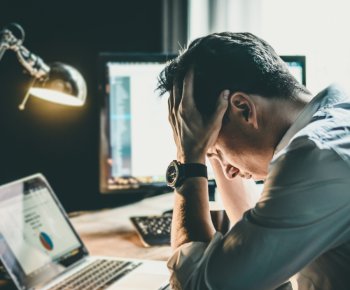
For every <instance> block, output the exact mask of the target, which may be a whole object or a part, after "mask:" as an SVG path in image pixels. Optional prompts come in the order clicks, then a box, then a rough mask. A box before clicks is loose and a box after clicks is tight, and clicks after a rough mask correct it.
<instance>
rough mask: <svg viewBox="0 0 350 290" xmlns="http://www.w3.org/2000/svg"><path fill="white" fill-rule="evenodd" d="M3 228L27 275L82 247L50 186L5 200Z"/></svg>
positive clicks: (0, 217)
mask: <svg viewBox="0 0 350 290" xmlns="http://www.w3.org/2000/svg"><path fill="white" fill-rule="evenodd" d="M0 231H1V234H2V238H3V239H5V240H6V242H7V244H8V246H9V247H10V249H11V251H12V253H13V254H14V256H15V257H16V259H17V260H18V262H19V263H20V265H21V267H22V269H23V271H24V272H25V274H30V273H33V272H34V271H37V270H39V269H40V268H41V267H43V266H45V265H46V264H48V263H51V262H52V261H55V260H56V259H59V258H60V257H61V256H62V255H64V254H65V253H68V252H69V251H72V250H74V249H76V248H78V247H79V246H80V243H79V241H78V239H77V238H76V236H75V235H74V234H73V233H72V230H71V228H70V227H69V225H68V223H67V221H66V220H65V219H64V217H63V215H62V213H61V211H60V209H59V208H58V206H57V204H56V202H55V201H54V199H53V198H52V196H51V194H50V193H49V191H48V189H47V188H46V187H38V188H36V189H35V190H33V191H30V192H27V193H26V194H24V195H17V196H14V197H12V198H9V199H7V200H6V201H4V202H2V204H1V206H0Z"/></svg>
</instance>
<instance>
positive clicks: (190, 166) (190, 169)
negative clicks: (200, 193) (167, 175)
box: [181, 163, 208, 179]
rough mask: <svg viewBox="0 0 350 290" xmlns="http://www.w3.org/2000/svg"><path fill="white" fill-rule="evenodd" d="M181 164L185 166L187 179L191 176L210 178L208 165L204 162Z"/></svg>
mask: <svg viewBox="0 0 350 290" xmlns="http://www.w3.org/2000/svg"><path fill="white" fill-rule="evenodd" d="M181 166H182V168H183V176H184V178H185V179H186V178H189V177H205V178H208V170H207V166H206V165H204V164H202V163H183V164H181Z"/></svg>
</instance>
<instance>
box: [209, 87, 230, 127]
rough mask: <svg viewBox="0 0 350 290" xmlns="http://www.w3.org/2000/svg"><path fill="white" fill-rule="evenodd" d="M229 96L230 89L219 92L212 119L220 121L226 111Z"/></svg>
mask: <svg viewBox="0 0 350 290" xmlns="http://www.w3.org/2000/svg"><path fill="white" fill-rule="evenodd" d="M229 96H230V91H229V90H224V91H222V92H221V93H220V96H219V98H218V101H217V106H216V110H215V113H214V115H213V117H212V121H213V122H215V121H220V122H222V119H223V117H224V115H225V113H226V111H227V108H228V104H229V101H228V99H229Z"/></svg>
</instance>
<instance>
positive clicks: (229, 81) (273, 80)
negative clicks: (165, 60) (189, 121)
mask: <svg viewBox="0 0 350 290" xmlns="http://www.w3.org/2000/svg"><path fill="white" fill-rule="evenodd" d="M190 68H193V70H194V83H193V86H194V101H195V104H196V107H197V109H198V111H199V112H200V113H201V115H202V117H203V118H204V119H207V120H208V119H209V118H210V117H211V115H212V114H213V112H214V111H215V108H216V104H217V99H218V97H219V95H220V92H222V91H223V90H227V89H228V90H229V91H230V93H231V95H230V106H229V109H228V111H227V113H226V115H225V118H224V122H223V126H222V130H221V132H220V134H219V138H218V141H217V144H216V146H215V148H212V149H211V151H210V152H208V153H210V154H214V156H216V155H217V154H219V155H222V157H221V163H222V165H223V168H224V171H225V172H226V176H227V177H230V176H233V175H234V174H233V173H232V172H233V170H232V168H234V167H237V168H238V169H240V171H241V174H244V175H246V176H249V175H254V176H256V178H263V175H264V172H265V173H266V171H267V164H268V161H269V160H270V159H271V157H272V154H273V150H274V146H276V145H277V144H273V143H276V142H277V141H278V140H273V139H278V138H279V137H281V136H275V135H276V134H280V132H277V131H280V130H282V129H281V128H276V129H275V128H270V129H271V131H269V130H268V129H269V128H268V126H271V122H270V121H271V120H272V119H274V116H273V115H278V113H279V112H277V111H274V110H275V109H278V106H281V107H283V104H293V103H295V104H297V103H298V102H299V96H301V95H307V94H309V92H308V91H307V90H306V88H305V87H304V86H302V85H301V84H299V83H298V82H297V80H296V79H295V78H294V77H293V76H292V75H291V73H290V72H289V71H288V68H287V66H286V64H285V63H284V62H283V61H282V60H281V58H280V57H279V56H278V55H277V54H276V52H275V51H274V50H273V48H272V47H271V46H270V45H269V44H268V43H266V42H265V41H264V40H262V39H260V38H258V37H256V36H254V35H253V34H250V33H229V32H224V33H215V34H211V35H208V36H206V37H202V38H199V39H196V40H195V41H193V42H192V43H191V44H190V45H189V47H188V48H187V50H185V51H184V52H183V53H181V54H180V55H179V56H178V57H177V58H176V59H175V60H173V61H172V62H171V63H169V64H168V65H167V67H166V68H165V69H164V70H163V71H162V73H161V74H160V77H159V89H160V90H161V92H162V93H165V92H167V91H168V92H170V91H171V90H172V88H173V86H176V87H177V88H178V90H179V91H180V92H181V90H182V83H183V80H184V77H185V75H186V73H187V72H188V70H189V69H190ZM267 114H269V115H270V116H268V115H267ZM277 119H278V118H277ZM283 121H284V120H281V122H282V123H283ZM286 122H288V121H286ZM289 125H290V124H289ZM285 126H287V125H285ZM277 127H278V126H277ZM267 133H270V134H269V135H271V134H272V135H271V136H267V135H266V134H267ZM261 162H263V163H264V165H263V166H262V167H263V168H258V167H259V165H258V164H259V163H261ZM226 163H227V164H228V165H227V164H226ZM254 163H256V164H254Z"/></svg>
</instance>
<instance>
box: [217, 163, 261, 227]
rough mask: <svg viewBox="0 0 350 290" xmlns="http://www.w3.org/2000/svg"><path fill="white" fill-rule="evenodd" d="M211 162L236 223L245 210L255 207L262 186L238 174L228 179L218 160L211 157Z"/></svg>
mask: <svg viewBox="0 0 350 290" xmlns="http://www.w3.org/2000/svg"><path fill="white" fill-rule="evenodd" d="M210 163H211V165H212V168H213V170H214V173H215V180H216V184H217V187H218V188H217V190H218V192H219V194H220V197H221V199H222V202H223V205H224V208H225V210H226V212H227V215H228V217H229V219H230V222H231V224H232V225H234V224H236V222H238V221H239V220H240V219H241V218H242V215H243V213H244V212H245V211H247V210H248V209H250V208H252V207H254V205H255V204H256V202H257V201H258V199H259V197H260V192H261V189H262V188H258V187H257V186H256V184H255V182H254V181H253V180H247V179H243V178H242V177H240V176H236V177H235V178H234V179H233V180H228V179H227V178H226V177H225V176H224V173H223V171H222V168H221V165H220V163H219V161H218V160H216V159H214V158H211V159H210Z"/></svg>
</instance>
